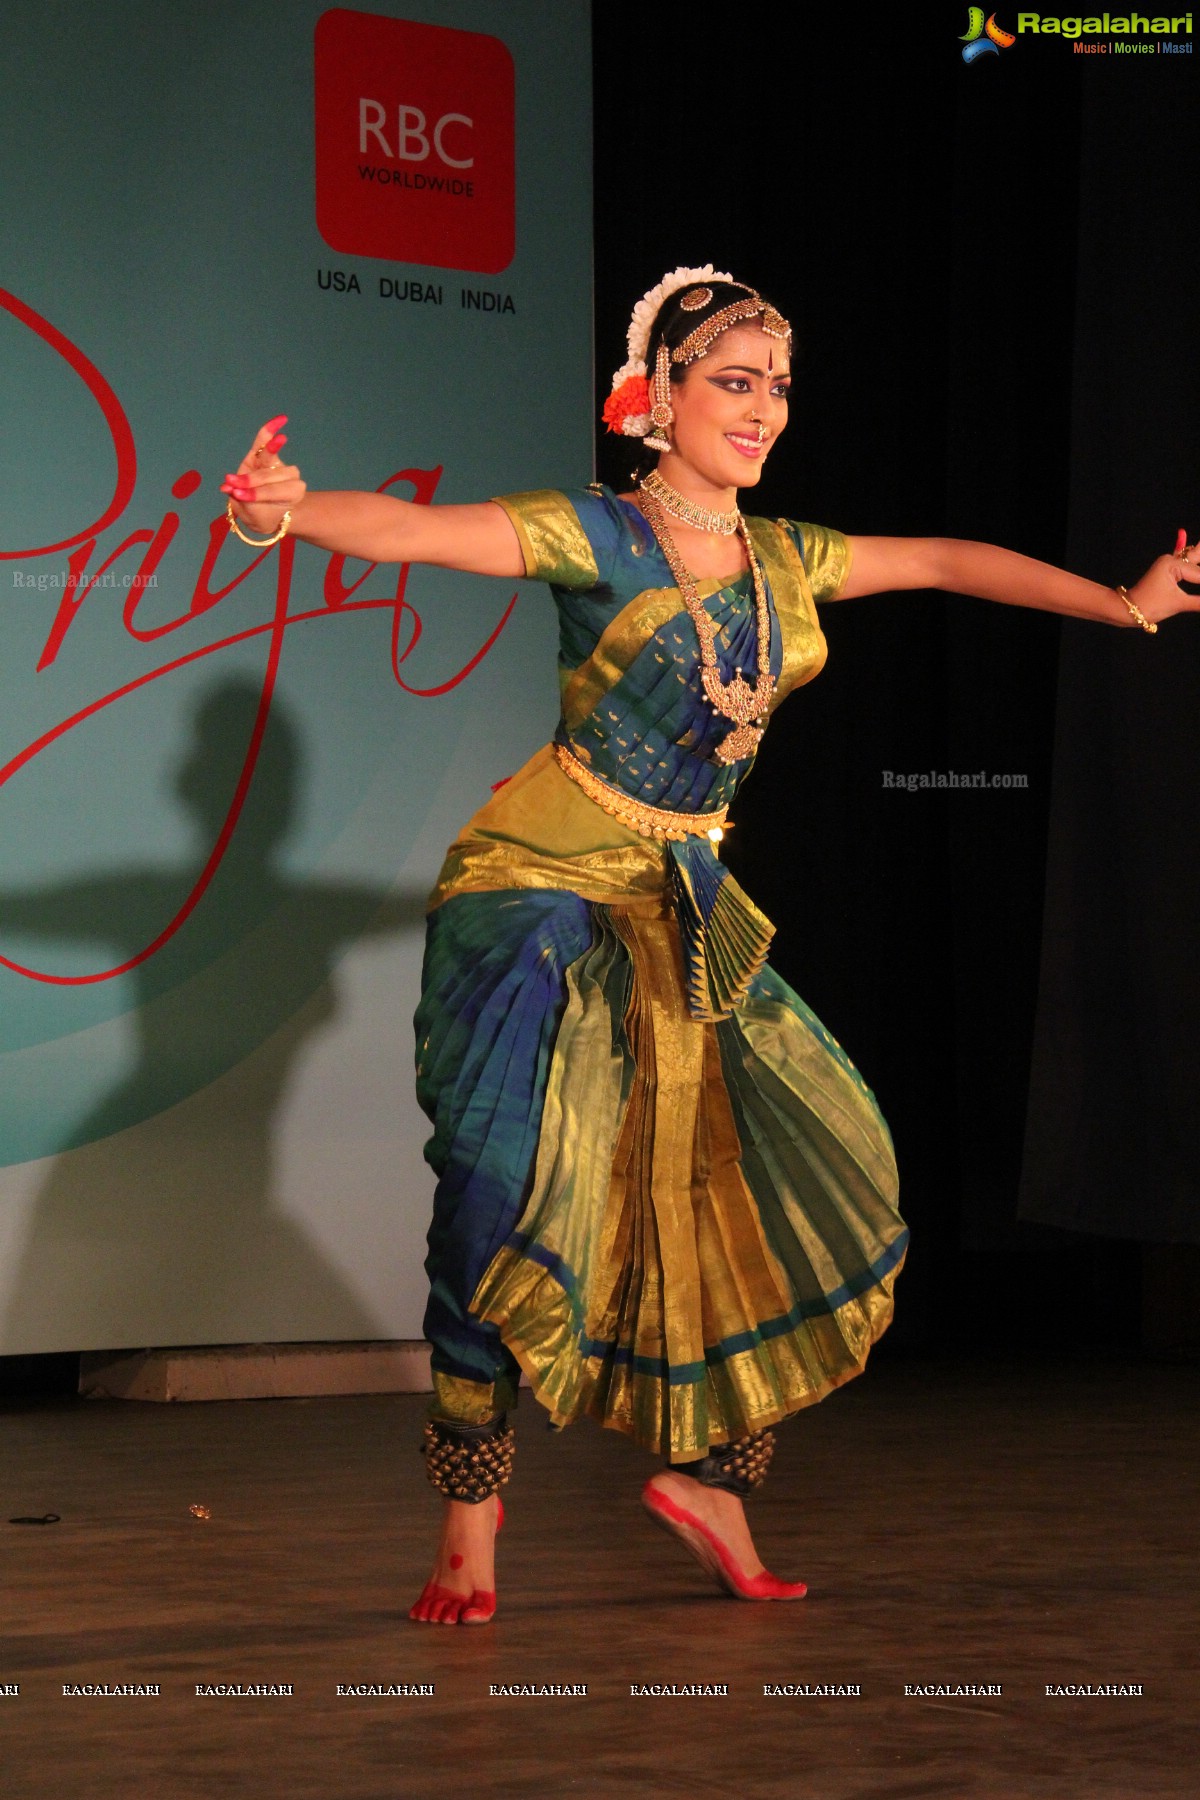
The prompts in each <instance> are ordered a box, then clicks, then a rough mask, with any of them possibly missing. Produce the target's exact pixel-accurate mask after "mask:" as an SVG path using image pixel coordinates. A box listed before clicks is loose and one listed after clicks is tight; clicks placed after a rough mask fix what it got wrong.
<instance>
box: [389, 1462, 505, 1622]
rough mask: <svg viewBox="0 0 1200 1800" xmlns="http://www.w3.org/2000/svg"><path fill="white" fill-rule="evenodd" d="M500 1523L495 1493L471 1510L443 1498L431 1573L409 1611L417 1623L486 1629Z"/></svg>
mask: <svg viewBox="0 0 1200 1800" xmlns="http://www.w3.org/2000/svg"><path fill="white" fill-rule="evenodd" d="M503 1522H504V1507H503V1505H502V1504H501V1500H500V1496H499V1494H492V1495H491V1496H490V1498H489V1499H487V1500H481V1501H480V1502H479V1504H478V1505H477V1506H471V1505H469V1504H468V1503H467V1502H466V1501H465V1500H447V1502H446V1510H445V1512H444V1514H443V1516H442V1535H441V1538H440V1540H439V1542H438V1547H437V1555H436V1556H435V1557H434V1559H433V1574H432V1575H431V1576H430V1578H429V1580H428V1581H427V1582H426V1583H425V1586H424V1588H423V1589H422V1590H421V1595H420V1598H419V1599H418V1600H417V1602H416V1605H415V1606H414V1607H413V1608H412V1610H411V1612H410V1613H409V1615H408V1616H409V1618H410V1619H417V1620H419V1621H420V1623H421V1624H423V1625H486V1624H487V1622H488V1620H489V1619H490V1618H491V1617H492V1614H493V1613H494V1612H495V1610H496V1555H495V1546H496V1533H497V1532H498V1531H499V1529H500V1526H501V1525H502V1523H503Z"/></svg>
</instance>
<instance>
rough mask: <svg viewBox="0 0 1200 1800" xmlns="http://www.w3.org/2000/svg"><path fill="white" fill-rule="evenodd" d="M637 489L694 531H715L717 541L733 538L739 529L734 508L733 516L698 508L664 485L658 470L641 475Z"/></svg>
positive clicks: (704, 507) (738, 516) (677, 491)
mask: <svg viewBox="0 0 1200 1800" xmlns="http://www.w3.org/2000/svg"><path fill="white" fill-rule="evenodd" d="M638 485H639V487H640V488H641V491H642V493H644V494H653V496H654V498H655V499H656V500H657V501H658V504H659V505H660V506H661V507H662V509H663V511H664V512H666V513H670V515H671V517H672V518H673V519H678V520H679V521H680V522H681V524H684V525H693V526H695V528H696V530H697V531H715V532H716V533H717V534H718V535H719V536H720V537H732V536H733V534H734V532H735V531H736V530H737V528H738V520H739V519H740V518H741V516H742V515H741V513H740V512H739V511H738V509H737V507H736V506H735V507H734V509H733V511H732V512H714V511H713V510H712V508H711V507H708V506H698V505H697V504H696V502H695V501H694V500H688V499H685V497H684V496H683V495H682V494H681V493H680V492H679V490H678V489H677V488H673V487H672V486H671V484H670V482H669V481H665V480H664V479H663V477H662V476H661V475H660V474H659V472H658V470H657V469H651V471H650V473H649V474H648V475H643V477H642V479H641V481H640V483H639V484H638Z"/></svg>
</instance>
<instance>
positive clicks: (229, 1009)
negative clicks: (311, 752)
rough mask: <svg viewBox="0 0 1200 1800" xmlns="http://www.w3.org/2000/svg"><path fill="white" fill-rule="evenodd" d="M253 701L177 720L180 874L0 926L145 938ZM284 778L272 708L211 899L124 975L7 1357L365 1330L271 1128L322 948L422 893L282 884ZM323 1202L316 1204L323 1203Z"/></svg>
mask: <svg viewBox="0 0 1200 1800" xmlns="http://www.w3.org/2000/svg"><path fill="white" fill-rule="evenodd" d="M258 699H259V696H258V690H257V689H256V688H254V687H251V686H250V685H249V684H246V683H243V682H241V681H238V680H232V681H226V682H223V683H222V684H221V685H220V686H219V687H216V688H214V689H213V690H212V691H210V693H209V694H208V696H207V697H206V698H205V699H204V700H203V701H202V702H201V704H200V706H199V708H198V710H197V713H196V717H195V722H194V736H193V741H192V744H191V746H190V747H189V749H188V752H187V754H186V756H185V757H184V760H183V762H182V764H181V765H180V767H179V769H178V771H177V774H176V777H175V791H176V793H177V794H178V796H179V798H180V800H181V801H182V802H183V804H184V806H185V807H186V808H187V810H188V812H189V813H190V815H191V816H192V818H193V819H194V820H195V822H196V826H197V838H198V847H197V854H196V858H195V861H194V862H192V863H190V864H189V865H187V866H184V867H180V868H174V869H172V868H161V867H160V868H141V869H132V868H130V869H124V870H122V871H121V872H119V873H116V874H112V873H97V874H95V875H87V874H84V875H81V876H79V877H78V878H77V879H75V880H72V881H68V882H62V883H56V884H53V885H48V886H45V887H41V888H38V889H36V890H32V889H31V890H28V891H26V892H23V893H12V892H10V893H7V894H4V893H0V925H2V926H3V927H4V928H5V930H6V931H16V932H22V933H32V934H35V935H36V937H37V938H39V939H42V940H46V939H48V938H52V939H58V940H67V941H71V942H79V943H81V944H83V943H86V944H87V945H89V946H99V947H100V948H101V951H103V950H104V949H105V948H107V950H108V951H109V952H110V953H111V952H116V955H115V956H113V958H112V960H113V961H117V960H124V959H126V958H128V957H131V956H134V955H136V954H137V952H138V951H139V950H140V949H141V948H142V947H143V946H144V945H145V944H147V943H149V942H151V941H152V940H153V939H154V937H155V935H156V933H157V932H158V931H160V930H161V929H162V927H163V925H164V923H165V922H166V921H167V920H169V919H170V918H172V917H173V915H174V914H175V912H176V911H177V909H178V908H179V906H180V905H181V904H182V903H183V901H184V900H185V898H186V896H187V895H188V893H189V892H190V891H191V889H192V886H193V883H194V882H195V879H196V875H197V873H198V871H199V869H200V867H201V866H202V865H203V863H204V861H205V860H206V858H207V855H208V853H209V850H210V849H211V846H212V844H213V843H214V841H215V839H216V836H217V833H218V832H219V830H220V827H221V824H222V821H223V819H224V817H225V813H226V809H227V807H228V804H229V799H230V796H231V794H232V793H233V791H234V788H235V786H236V782H237V777H238V773H239V771H240V768H241V763H242V758H243V756H244V754H245V747H246V744H247V742H248V741H249V737H250V733H251V729H252V726H253V721H254V716H255V712H256V709H257V706H258ZM300 775H301V744H300V739H299V735H298V732H297V730H296V728H295V726H294V725H293V724H292V723H291V722H290V721H289V720H288V719H287V718H286V716H285V714H284V713H283V710H282V708H281V707H280V705H279V704H278V702H276V705H275V707H274V709H273V711H272V715H271V720H270V725H269V727H268V731H267V735H266V738H265V740H264V745H263V751H262V755H261V757H260V760H259V763H258V766H257V768H256V770H255V774H254V779H253V781H252V784H251V787H250V791H249V795H248V797H247V801H246V805H245V808H244V810H243V813H242V816H241V818H240V820H239V822H238V826H237V829H236V831H235V832H234V835H233V839H232V842H231V845H230V848H229V851H228V853H227V855H226V857H225V859H224V861H223V863H222V864H221V867H220V869H219V871H218V873H217V875H216V877H215V878H214V880H213V883H212V886H211V888H210V889H209V890H208V892H207V893H206V895H205V896H204V898H203V899H202V900H201V902H200V904H199V905H198V906H197V908H196V910H195V911H194V912H193V913H192V915H191V916H190V918H189V919H188V920H187V922H186V923H185V925H184V926H183V927H182V929H181V930H180V932H179V933H178V934H177V935H176V936H175V937H174V938H172V939H171V940H170V941H169V942H168V943H167V944H166V945H165V946H164V947H163V949H162V950H161V951H159V952H158V953H157V954H156V955H155V956H152V957H151V958H149V959H148V960H147V961H146V962H144V963H142V964H141V965H140V966H139V967H138V969H137V970H136V971H134V972H133V973H132V974H131V975H130V976H127V977H126V978H125V979H127V980H135V981H136V982H137V983H138V1004H137V1007H136V1010H135V1011H134V1012H132V1013H131V1015H130V1018H131V1024H132V1027H133V1030H134V1032H135V1034H136V1042H135V1046H134V1055H133V1066H132V1067H131V1068H130V1069H129V1072H128V1074H127V1075H126V1076H125V1077H124V1079H123V1080H122V1081H121V1082H120V1083H119V1084H118V1085H117V1086H116V1088H115V1089H114V1090H112V1091H111V1092H110V1093H108V1094H107V1095H105V1097H104V1098H103V1099H102V1100H101V1101H100V1102H99V1103H98V1104H97V1105H96V1106H94V1107H93V1108H92V1109H91V1111H90V1112H89V1114H88V1115H87V1117H86V1118H84V1119H83V1120H82V1121H80V1122H79V1124H78V1125H77V1126H76V1127H75V1129H74V1131H73V1132H72V1134H71V1139H70V1143H69V1145H64V1154H62V1155H61V1156H59V1158H58V1159H57V1161H56V1162H55V1163H54V1164H53V1166H52V1168H51V1171H50V1174H49V1176H48V1178H47V1179H46V1181H45V1184H44V1186H43V1188H42V1190H41V1193H40V1194H39V1196H38V1199H37V1202H36V1206H35V1208H34V1210H33V1213H32V1217H31V1222H30V1227H29V1232H28V1236H27V1239H26V1242H25V1245H24V1249H23V1253H22V1257H21V1264H20V1268H19V1270H18V1272H17V1274H16V1279H15V1284H14V1286H13V1288H12V1292H11V1298H10V1300H9V1304H8V1307H7V1309H6V1316H5V1322H4V1332H3V1341H4V1344H5V1347H6V1348H8V1349H10V1350H13V1351H20V1350H25V1349H28V1350H48V1349H58V1348H66V1349H81V1348H90V1349H102V1348H103V1349H108V1348H118V1347H123V1346H130V1345H139V1346H141V1345H154V1344H164V1345H165V1344H183V1343H221V1342H231V1341H242V1340H244V1339H245V1338H246V1337H247V1336H252V1337H254V1338H255V1339H258V1340H260V1341H268V1340H272V1339H274V1340H278V1341H285V1340H289V1339H291V1340H294V1339H297V1338H309V1339H320V1338H324V1337H330V1338H346V1337H370V1336H377V1335H380V1334H381V1327H380V1322H379V1321H378V1320H375V1319H373V1318H372V1317H371V1315H370V1312H369V1309H368V1308H367V1307H366V1306H365V1305H364V1303H363V1301H362V1300H361V1298H360V1297H359V1296H358V1295H356V1294H355V1293H354V1292H353V1291H352V1289H351V1288H350V1286H349V1285H348V1284H347V1282H346V1281H345V1280H344V1279H343V1278H342V1276H341V1275H340V1274H339V1273H338V1272H337V1271H336V1270H335V1269H334V1268H332V1267H331V1266H330V1264H329V1262H328V1260H327V1258H326V1257H325V1256H324V1255H322V1253H321V1252H320V1251H319V1250H318V1249H317V1247H316V1246H315V1245H314V1244H313V1243H312V1242H311V1240H310V1239H309V1237H308V1235H307V1234H306V1232H305V1231H304V1229H303V1227H302V1226H301V1225H300V1224H299V1223H298V1222H297V1221H295V1220H294V1219H289V1218H288V1217H287V1216H286V1215H285V1214H284V1213H283V1212H282V1211H280V1210H279V1206H278V1196H277V1193H276V1180H275V1170H274V1147H273V1141H272V1122H273V1120H274V1117H275V1113H276V1109H277V1107H278V1106H279V1104H280V1101H281V1100H282V1098H283V1096H284V1093H285V1089H286V1087H287V1085H288V1083H289V1081H290V1080H291V1079H292V1078H293V1077H294V1074H295V1072H296V1067H297V1063H298V1061H299V1059H300V1058H301V1056H302V1052H303V1051H304V1050H305V1049H306V1047H308V1046H309V1044H310V1041H311V1040H312V1039H313V1037H314V1035H315V1034H316V1033H318V1032H320V1031H322V1030H323V1029H325V1028H326V1027H328V1026H329V1025H330V1024H331V1023H332V1021H333V1020H334V1019H335V1018H336V1017H337V1016H338V1012H339V1001H338V995H337V989H336V985H335V981H334V979H333V974H334V968H335V965H336V961H337V958H338V956H339V954H340V953H342V952H343V951H344V950H345V949H346V948H347V947H348V946H349V945H350V944H351V943H352V942H354V941H355V940H361V939H363V938H367V937H371V936H379V935H382V934H394V933H398V932H401V931H405V930H410V931H415V930H417V929H418V928H419V926H420V922H421V919H422V916H423V911H424V899H425V896H424V894H423V893H422V894H415V893H406V894H397V893H395V892H390V893H389V892H388V891H386V890H380V889H376V888H372V887H369V886H364V885H358V884H355V883H352V882H346V883H336V882H332V883H306V882H303V881H298V880H296V879H295V878H293V877H292V876H290V875H288V874H287V873H286V871H285V870H284V869H283V867H282V866H281V860H280V855H281V847H282V844H283V841H284V839H285V837H286V835H287V832H288V828H289V825H290V824H291V822H292V820H293V817H294V814H295V808H296V801H297V797H298V789H299V784H300ZM226 1071H228V1072H226ZM133 1127H136V1129H132V1128H133ZM341 1198H342V1196H340V1195H339V1194H337V1193H331V1194H330V1195H329V1197H328V1199H329V1206H330V1209H331V1210H335V1209H337V1207H338V1204H339V1201H340V1199H341Z"/></svg>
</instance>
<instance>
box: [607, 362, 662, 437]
mask: <svg viewBox="0 0 1200 1800" xmlns="http://www.w3.org/2000/svg"><path fill="white" fill-rule="evenodd" d="M600 416H601V418H602V419H603V420H604V423H605V424H606V425H607V426H608V429H609V430H610V431H614V432H616V433H617V434H618V435H622V436H625V437H642V436H644V435H645V433H646V431H647V430H648V429H649V418H650V383H649V382H648V381H647V380H646V377H645V376H644V375H629V376H627V377H626V379H625V380H624V381H623V382H622V383H621V385H620V387H618V388H614V389H613V391H612V393H611V394H610V395H609V396H608V399H607V400H606V401H605V402H604V410H603V412H602V413H601V415H600Z"/></svg>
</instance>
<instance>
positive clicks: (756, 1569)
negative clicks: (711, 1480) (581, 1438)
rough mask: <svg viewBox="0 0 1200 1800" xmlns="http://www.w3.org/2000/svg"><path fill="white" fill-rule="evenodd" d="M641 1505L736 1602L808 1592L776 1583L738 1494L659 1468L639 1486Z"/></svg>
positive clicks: (797, 1584)
mask: <svg viewBox="0 0 1200 1800" xmlns="http://www.w3.org/2000/svg"><path fill="white" fill-rule="evenodd" d="M642 1504H643V1506H644V1507H645V1508H646V1511H647V1512H648V1513H649V1514H650V1517H651V1518H652V1519H653V1520H654V1521H655V1523H656V1524H658V1525H661V1526H663V1528H664V1529H665V1530H667V1531H669V1532H670V1533H671V1535H672V1536H673V1537H676V1538H678V1539H679V1541H680V1543H681V1544H683V1545H684V1547H685V1548H686V1549H688V1550H689V1551H690V1552H691V1554H692V1555H693V1556H694V1557H695V1558H696V1561H697V1562H698V1563H699V1564H700V1565H701V1567H702V1568H705V1569H707V1570H708V1572H709V1574H710V1575H713V1576H715V1578H716V1579H717V1581H718V1582H719V1583H720V1584H721V1586H722V1587H723V1588H725V1589H726V1590H727V1591H728V1592H729V1593H731V1594H734V1595H736V1597H737V1598H738V1599H739V1600H799V1599H801V1598H802V1597H803V1596H804V1594H805V1593H806V1592H807V1591H808V1590H807V1589H806V1587H805V1585H804V1583H803V1582H802V1581H780V1580H779V1578H778V1577H777V1576H775V1575H772V1574H771V1573H770V1571H769V1570H768V1569H765V1568H764V1567H763V1564H762V1561H761V1559H760V1558H759V1555H758V1552H757V1550H756V1549H755V1548H754V1540H753V1538H752V1537H751V1536H750V1527H749V1525H748V1524H747V1522H746V1514H745V1510H744V1508H743V1506H742V1502H741V1499H740V1497H739V1496H738V1495H737V1494H730V1493H728V1492H726V1490H725V1489H724V1488H714V1487H705V1486H704V1485H703V1484H702V1483H701V1482H699V1481H694V1480H693V1479H692V1477H691V1476H690V1475H680V1474H677V1473H676V1472H675V1470H673V1469H663V1470H662V1471H660V1473H659V1474H657V1475H652V1476H651V1477H650V1480H649V1481H648V1482H647V1483H646V1485H645V1487H644V1488H643V1489H642Z"/></svg>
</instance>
